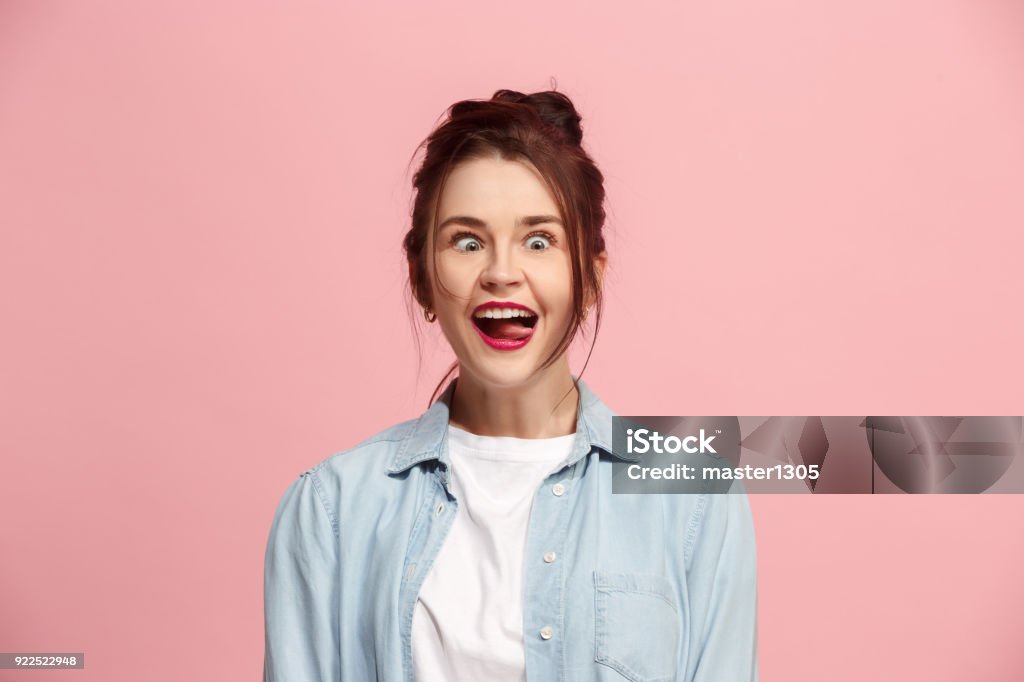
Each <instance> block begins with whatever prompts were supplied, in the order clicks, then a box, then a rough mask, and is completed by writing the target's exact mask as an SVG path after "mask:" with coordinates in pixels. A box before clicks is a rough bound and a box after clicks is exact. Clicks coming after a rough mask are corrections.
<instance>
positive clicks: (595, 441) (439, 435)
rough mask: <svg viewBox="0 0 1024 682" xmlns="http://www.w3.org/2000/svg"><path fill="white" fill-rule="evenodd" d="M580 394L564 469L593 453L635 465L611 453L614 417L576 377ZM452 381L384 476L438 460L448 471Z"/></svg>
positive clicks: (630, 458) (403, 443) (634, 458)
mask: <svg viewBox="0 0 1024 682" xmlns="http://www.w3.org/2000/svg"><path fill="white" fill-rule="evenodd" d="M573 378H575V379H576V384H577V386H578V387H579V390H580V402H579V406H578V407H577V411H576V440H575V442H574V444H573V448H572V452H571V453H570V455H569V457H568V459H567V460H566V461H565V464H564V466H571V465H573V464H575V463H576V462H577V461H579V460H580V459H582V458H583V457H584V456H585V455H587V454H588V453H589V452H591V450H593V449H595V448H596V449H599V450H601V451H602V452H604V453H605V454H608V455H611V456H612V457H616V458H618V459H621V460H625V461H627V462H636V461H638V460H639V459H640V456H639V455H635V454H627V453H625V452H615V451H613V450H612V417H613V416H614V413H613V412H612V411H611V410H610V409H608V406H607V405H605V404H604V403H603V402H601V399H600V398H598V397H597V395H596V394H595V393H594V392H593V391H591V390H590V388H589V387H588V386H587V385H586V384H585V383H584V382H583V380H582V379H580V378H579V377H576V376H574V377H573ZM457 381H458V378H457V377H456V378H455V379H452V380H451V381H450V382H449V383H448V386H446V387H445V389H444V392H442V393H441V395H440V397H439V398H438V399H437V400H436V401H434V404H433V405H431V406H430V408H429V409H428V410H427V411H426V412H424V413H423V414H422V415H421V416H420V417H419V419H417V420H416V422H415V423H414V424H413V427H412V430H411V431H410V432H409V435H407V436H406V437H405V438H403V439H402V441H401V445H400V446H399V448H398V450H397V451H396V452H395V454H394V455H393V456H392V457H391V459H390V461H389V462H388V473H392V474H397V473H401V472H403V471H405V470H406V469H409V468H410V467H412V466H413V465H415V464H419V463H420V462H424V461H428V460H438V461H440V462H441V463H443V464H444V465H445V467H448V465H449V464H450V462H449V460H448V448H447V447H442V446H443V445H444V444H445V441H446V440H447V437H448V409H449V406H450V405H451V400H452V395H453V394H454V393H455V383H456V382H457Z"/></svg>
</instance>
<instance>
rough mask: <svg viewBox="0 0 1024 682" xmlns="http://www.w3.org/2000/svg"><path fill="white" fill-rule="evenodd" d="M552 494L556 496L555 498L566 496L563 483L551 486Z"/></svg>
mask: <svg viewBox="0 0 1024 682" xmlns="http://www.w3.org/2000/svg"><path fill="white" fill-rule="evenodd" d="M551 492H553V493H554V494H555V497H561V496H562V495H564V494H565V486H564V485H562V484H561V483H556V484H554V485H553V486H551Z"/></svg>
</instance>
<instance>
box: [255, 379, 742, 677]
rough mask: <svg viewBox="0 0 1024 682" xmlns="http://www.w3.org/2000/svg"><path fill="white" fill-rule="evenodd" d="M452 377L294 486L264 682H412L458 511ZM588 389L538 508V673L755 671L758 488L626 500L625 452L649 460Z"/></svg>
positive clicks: (531, 665)
mask: <svg viewBox="0 0 1024 682" xmlns="http://www.w3.org/2000/svg"><path fill="white" fill-rule="evenodd" d="M456 381H457V380H456ZM454 386H455V382H454V381H453V382H451V383H449V384H448V386H447V388H446V389H445V391H444V393H443V394H442V396H441V397H440V398H439V399H438V400H437V401H436V402H434V404H433V405H431V407H430V408H429V409H428V410H427V411H426V412H425V413H424V414H423V415H422V416H420V417H419V418H417V419H411V420H409V421H405V422H402V423H400V424H397V425H395V426H392V427H391V428H388V429H386V430H384V431H382V432H381V433H378V434H377V435H375V436H373V437H371V438H368V439H367V440H365V441H363V442H362V443H360V444H358V445H356V446H355V447H353V448H351V449H349V450H346V451H343V452H339V453H336V454H334V455H332V456H330V457H328V458H327V459H326V460H324V461H322V462H320V463H319V464H318V465H316V466H315V467H313V468H312V469H309V470H307V471H305V472H303V473H302V474H301V475H300V476H299V477H298V479H297V480H295V481H294V482H292V483H291V485H290V486H289V487H288V489H287V491H286V492H285V493H284V496H283V498H282V499H281V502H280V504H279V506H278V508H277V511H276V513H275V515H274V520H273V524H272V526H271V530H270V537H269V540H268V543H267V551H266V563H265V573H264V614H265V626H266V630H265V632H266V649H265V658H264V676H263V677H264V680H265V681H266V682H308V681H311V680H322V681H327V680H331V681H335V680H344V681H345V682H371V681H373V680H388V681H391V680H394V681H396V682H397V681H404V682H412V681H413V680H414V676H413V665H412V617H413V607H414V606H415V604H416V598H417V595H418V594H419V590H420V586H421V585H422V584H423V580H424V578H425V577H426V576H427V573H428V572H429V571H430V567H431V565H432V563H433V561H434V558H435V557H436V556H437V554H438V551H439V550H440V548H441V545H442V543H444V540H445V536H446V534H447V533H448V530H449V528H450V527H451V524H452V520H453V519H454V517H455V511H456V509H457V507H458V504H459V501H458V500H457V499H455V498H454V497H453V496H452V494H451V492H450V488H449V476H450V466H449V460H448V445H447V435H448V428H447V427H448V406H449V404H450V401H451V396H452V393H453V389H454ZM579 389H580V398H581V399H580V403H579V409H578V412H577V421H576V438H575V441H574V445H573V450H572V454H570V456H569V457H568V459H566V461H565V462H564V465H563V466H561V467H560V468H559V469H558V470H557V471H556V472H555V473H553V474H551V475H550V476H549V477H548V478H546V479H545V480H544V482H543V483H542V484H541V486H540V488H539V489H538V490H537V493H536V496H535V497H534V501H533V510H532V512H531V515H530V522H529V530H528V535H527V540H526V554H525V558H524V562H525V565H524V586H523V594H524V603H523V631H524V646H525V653H526V677H527V680H528V681H529V682H554V681H555V680H558V681H560V682H561V681H566V682H568V681H574V682H575V681H580V682H582V681H586V682H593V681H600V680H608V681H611V680H615V681H618V682H622V680H632V681H633V682H654V681H658V682H661V681H670V680H672V681H675V680H702V681H705V682H712V681H713V682H731V681H732V680H744V681H748V680H757V676H758V673H757V559H756V555H755V546H754V526H753V520H752V518H751V513H750V507H749V503H748V501H747V496H746V494H743V493H742V492H741V493H739V494H736V493H733V494H710V493H709V494H664V495H658V494H646V495H639V494H638V495H629V494H615V495H613V494H612V491H611V481H612V466H611V463H612V461H613V459H614V458H618V459H621V460H630V461H632V460H634V459H635V458H636V456H635V455H628V456H627V455H626V454H625V453H615V452H613V451H612V439H611V434H612V423H611V419H612V414H613V413H612V412H611V411H610V410H609V409H608V408H607V407H606V406H605V405H604V403H603V402H601V400H599V399H598V398H597V396H596V395H594V393H593V392H592V391H590V389H589V388H588V387H587V386H586V384H584V383H583V382H582V381H580V382H579ZM548 552H554V553H555V554H554V556H555V557H556V559H555V560H554V561H552V562H550V563H549V562H545V561H544V558H543V557H544V555H545V554H546V553H548ZM416 682H435V681H433V680H428V681H422V680H420V681H416Z"/></svg>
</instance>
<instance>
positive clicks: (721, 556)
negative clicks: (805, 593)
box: [685, 481, 758, 682]
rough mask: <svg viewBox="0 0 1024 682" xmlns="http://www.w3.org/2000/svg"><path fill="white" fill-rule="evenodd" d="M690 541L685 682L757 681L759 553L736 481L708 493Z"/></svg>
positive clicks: (747, 511) (744, 494) (740, 490)
mask: <svg viewBox="0 0 1024 682" xmlns="http://www.w3.org/2000/svg"><path fill="white" fill-rule="evenodd" d="M704 503H705V505H704V507H703V511H704V514H703V518H702V519H701V520H700V523H699V524H697V525H696V532H695V534H694V535H693V536H692V537H691V538H688V543H687V547H688V550H689V557H688V558H689V569H688V571H687V587H688V593H689V595H690V614H691V618H690V632H689V634H688V636H689V647H688V649H689V654H688V656H687V661H686V675H685V679H686V680H687V681H690V680H692V681H693V682H740V681H742V682H757V679H758V670H757V552H756V547H755V543H754V522H753V518H752V516H751V513H750V503H749V501H748V499H747V495H746V492H745V490H744V488H743V486H742V484H741V483H740V482H739V481H735V482H734V483H733V490H732V492H730V493H715V494H711V493H709V494H707V495H706V496H705V498H704Z"/></svg>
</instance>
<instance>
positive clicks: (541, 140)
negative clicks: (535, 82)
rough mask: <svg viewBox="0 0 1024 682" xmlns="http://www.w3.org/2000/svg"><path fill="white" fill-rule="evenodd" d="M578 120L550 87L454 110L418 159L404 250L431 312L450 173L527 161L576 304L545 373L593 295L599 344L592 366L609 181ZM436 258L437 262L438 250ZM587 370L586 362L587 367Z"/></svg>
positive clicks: (417, 294)
mask: <svg viewBox="0 0 1024 682" xmlns="http://www.w3.org/2000/svg"><path fill="white" fill-rule="evenodd" d="M580 121H581V117H580V115H579V114H578V113H577V112H576V108H575V107H574V106H573V103H572V101H571V100H570V99H569V98H568V97H566V96H565V95H564V94H563V93H561V92H557V91H555V90H553V89H552V90H548V91H545V92H535V93H533V94H530V95H524V94H523V93H521V92H515V91H513V90H498V91H497V92H495V93H494V96H493V97H491V99H490V100H462V101H460V102H456V103H455V104H453V105H451V106H450V107H449V108H448V110H447V118H446V120H445V121H444V122H443V123H442V124H441V125H440V126H438V127H437V128H435V129H434V131H433V132H432V133H431V134H430V135H429V136H428V137H427V139H425V140H424V141H423V142H422V143H420V145H419V146H418V147H417V148H416V152H414V154H413V156H414V157H415V155H416V153H418V152H419V150H420V149H422V148H423V147H426V154H425V156H424V158H423V162H422V164H421V165H420V167H419V170H418V171H416V174H415V175H414V176H413V180H412V183H413V187H414V188H415V190H416V194H415V198H414V201H413V208H412V226H411V227H410V228H409V231H408V232H407V233H406V235H405V240H404V242H403V246H404V249H405V254H406V258H407V260H408V265H409V288H410V289H411V291H412V295H413V298H414V299H415V300H416V302H417V303H419V304H420V305H421V306H423V307H425V308H428V307H431V303H432V301H431V294H432V292H433V286H432V283H431V282H429V281H428V272H429V271H428V268H427V262H426V258H427V253H425V252H426V248H427V244H428V237H429V231H430V230H431V228H432V226H434V225H437V223H438V208H439V205H440V201H438V199H439V198H440V197H441V192H442V190H443V189H444V183H445V181H446V180H447V178H448V175H449V174H450V173H451V171H452V169H454V168H455V166H457V165H458V164H459V163H461V162H463V161H467V160H470V159H476V158H483V157H490V156H495V157H497V158H501V159H505V160H509V161H524V160H525V161H529V162H530V163H532V164H533V165H534V166H535V167H536V168H537V170H538V171H540V174H541V175H542V176H543V178H544V179H545V181H546V183H547V185H548V188H549V190H550V191H551V193H552V195H553V196H554V198H555V201H556V203H557V204H558V207H559V210H560V211H561V214H562V220H563V221H564V225H565V231H566V240H567V242H568V247H569V252H570V254H571V260H572V297H573V301H572V318H571V320H570V322H569V325H568V327H567V328H566V331H565V334H563V336H562V339H561V340H560V341H559V344H558V346H557V347H556V348H555V350H554V352H553V353H552V354H551V357H549V358H548V359H547V360H546V361H545V362H544V364H543V365H542V366H541V367H540V369H544V368H545V367H548V366H550V365H551V363H553V362H555V361H556V360H557V359H558V357H559V356H560V355H561V354H562V353H563V352H565V350H566V349H567V348H568V347H569V344H570V343H572V340H573V338H575V336H576V332H577V331H578V330H580V329H581V327H582V324H583V317H584V314H585V312H586V311H585V309H584V306H585V305H586V303H587V299H588V297H592V299H593V304H594V340H593V341H591V344H590V351H589V352H588V353H587V362H589V361H590V354H591V353H593V350H594V342H595V341H596V336H597V330H598V329H600V326H601V311H602V303H603V302H602V297H601V283H600V281H599V280H598V277H599V275H598V272H597V271H596V268H595V267H594V260H595V259H596V258H597V256H598V255H599V254H601V253H602V252H603V251H604V250H605V243H604V236H603V234H602V231H603V228H604V222H605V210H604V199H605V191H604V176H603V175H602V174H601V171H600V170H599V169H598V167H597V165H596V164H595V163H594V161H593V159H591V158H590V155H589V154H587V152H586V151H584V149H583V147H582V145H581V142H582V139H583V129H582V127H581V126H580ZM431 257H433V258H436V252H435V253H434V254H431ZM435 262H436V261H435ZM434 272H435V273H436V272H437V270H436V268H435V269H434ZM438 284H440V282H438ZM441 286H442V287H443V284H441ZM414 329H415V327H414ZM586 366H587V365H586V363H584V365H583V368H584V369H586ZM457 368H458V361H456V362H455V363H453V364H452V366H451V367H450V368H449V369H448V371H447V372H446V373H445V375H444V377H443V378H442V379H441V381H440V383H439V384H438V385H437V387H436V388H435V389H434V393H433V395H431V398H430V402H431V403H433V402H434V399H435V398H436V397H437V395H438V393H439V391H440V390H441V387H442V385H444V383H445V381H446V380H447V379H448V377H449V376H451V374H452V373H453V372H454V371H455V370H456V369H457ZM580 374H582V371H581V372H580Z"/></svg>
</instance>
